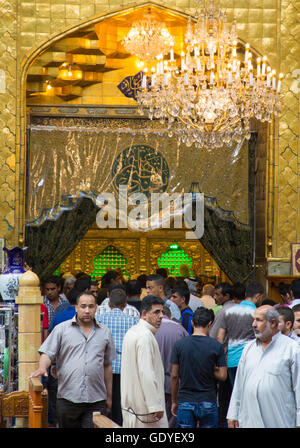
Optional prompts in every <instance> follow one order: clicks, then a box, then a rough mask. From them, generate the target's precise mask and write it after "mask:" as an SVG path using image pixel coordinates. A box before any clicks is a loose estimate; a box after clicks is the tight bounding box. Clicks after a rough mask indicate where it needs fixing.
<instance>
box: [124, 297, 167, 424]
mask: <svg viewBox="0 0 300 448" xmlns="http://www.w3.org/2000/svg"><path fill="white" fill-rule="evenodd" d="M163 305H164V302H163V300H162V299H161V298H160V297H158V296H152V295H148V296H146V297H145V298H144V299H143V301H142V305H141V319H140V321H139V323H138V324H137V325H134V326H133V327H131V328H130V329H129V330H128V331H127V333H126V335H125V337H124V341H123V347H122V359H121V406H122V414H123V427H124V428H168V419H167V416H166V410H165V391H164V376H165V373H164V366H163V363H162V359H161V355H160V351H159V346H158V343H157V341H156V339H155V336H154V334H155V333H156V331H157V330H158V329H159V327H160V325H161V322H162V318H163Z"/></svg>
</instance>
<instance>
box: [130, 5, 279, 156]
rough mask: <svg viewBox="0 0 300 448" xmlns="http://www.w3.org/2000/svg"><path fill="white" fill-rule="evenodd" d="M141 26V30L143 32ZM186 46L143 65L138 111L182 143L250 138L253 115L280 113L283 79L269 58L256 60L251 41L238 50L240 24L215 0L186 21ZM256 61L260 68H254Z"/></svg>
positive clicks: (209, 143) (220, 142)
mask: <svg viewBox="0 0 300 448" xmlns="http://www.w3.org/2000/svg"><path fill="white" fill-rule="evenodd" d="M141 33H142V31H140V34H141ZM184 44H185V49H184V51H183V52H182V53H181V58H180V59H179V60H178V61H176V60H175V58H174V51H173V49H172V48H171V50H170V52H169V56H168V58H167V59H164V58H163V56H162V55H161V54H159V53H157V55H156V63H155V65H154V64H151V67H149V68H150V70H148V68H145V69H144V70H143V78H142V84H141V89H140V91H139V93H138V95H137V102H138V105H139V111H140V113H144V111H147V112H148V115H149V118H150V119H152V118H155V119H159V120H160V121H161V123H162V124H165V126H166V128H167V130H168V135H169V136H170V137H171V136H173V135H175V136H176V137H177V140H178V144H180V143H183V144H185V145H187V146H191V145H192V144H194V145H196V146H197V147H205V148H209V149H213V148H217V147H221V146H223V145H224V144H225V145H228V146H230V145H232V143H233V142H234V141H236V142H238V143H241V142H242V141H243V139H244V138H247V139H249V138H250V136H251V134H250V120H251V119H252V118H255V119H257V120H260V121H262V122H270V121H272V119H273V117H274V116H279V115H280V113H281V95H280V90H281V82H282V78H283V75H282V74H279V76H278V77H277V76H276V72H275V70H271V68H270V67H269V66H268V64H267V57H266V56H264V57H263V58H262V59H261V58H258V59H257V61H256V63H254V61H253V60H252V53H251V51H250V45H249V44H247V45H246V47H245V54H244V57H243V58H242V60H241V59H240V58H239V57H238V53H237V25H236V23H235V21H234V22H233V24H232V26H231V27H230V26H229V24H228V23H227V17H226V14H225V13H224V12H223V11H222V10H220V9H218V8H216V7H215V4H214V1H213V0H208V1H207V2H205V7H204V9H202V10H201V11H199V12H197V17H196V21H195V23H192V22H191V20H189V22H188V26H187V30H186V35H185V43H184ZM255 66H256V67H255Z"/></svg>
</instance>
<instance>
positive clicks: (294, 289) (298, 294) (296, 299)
mask: <svg viewBox="0 0 300 448" xmlns="http://www.w3.org/2000/svg"><path fill="white" fill-rule="evenodd" d="M290 295H291V299H292V300H291V301H290V302H289V303H288V306H289V307H290V308H293V306H295V305H298V304H299V303H300V278H296V279H295V280H293V281H292V283H291V289H290Z"/></svg>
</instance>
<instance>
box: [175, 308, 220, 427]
mask: <svg viewBox="0 0 300 448" xmlns="http://www.w3.org/2000/svg"><path fill="white" fill-rule="evenodd" d="M213 321H214V312H213V311H212V310H209V309H207V308H205V307H200V308H197V310H196V311H195V312H194V315H193V320H192V324H193V327H194V332H193V335H192V336H187V337H185V338H183V339H180V340H179V341H177V342H175V344H174V348H173V352H172V357H171V361H172V372H171V393H172V414H173V415H174V416H177V425H178V427H179V428H195V427H196V426H197V423H198V424H199V427H200V428H216V427H217V426H218V408H217V396H216V388H215V380H216V379H217V380H219V381H224V380H225V379H226V377H227V368H226V359H225V353H224V348H223V346H222V344H220V343H219V342H218V341H216V340H215V339H214V338H211V337H209V328H210V326H211V324H212V323H213Z"/></svg>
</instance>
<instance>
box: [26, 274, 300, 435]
mask: <svg viewBox="0 0 300 448" xmlns="http://www.w3.org/2000/svg"><path fill="white" fill-rule="evenodd" d="M183 272H184V269H181V273H183ZM41 288H42V294H43V296H44V303H43V305H41V313H42V314H41V315H42V323H43V325H42V345H41V347H40V349H39V353H40V355H41V356H40V362H39V367H38V369H37V370H36V371H35V372H33V373H32V374H31V377H39V376H41V377H42V380H43V383H44V387H46V388H47V390H48V425H49V426H53V427H61V428H75V427H83V428H87V427H93V420H92V416H93V412H94V411H98V412H101V413H102V414H105V415H107V416H108V417H109V418H110V419H111V420H113V421H114V422H115V423H117V424H118V425H119V426H122V427H125V428H202V427H204V428H217V427H219V428H227V427H228V428H236V427H244V428H290V427H299V426H300V345H299V344H300V279H299V280H294V281H293V282H292V283H291V285H284V284H281V285H280V286H279V293H280V295H281V298H282V301H281V303H277V302H275V301H273V300H271V299H270V298H266V297H265V291H264V287H263V285H262V284H260V283H257V282H250V283H248V284H246V285H244V284H242V283H236V284H233V285H232V284H229V283H227V282H222V283H218V284H216V285H214V284H212V283H211V284H210V283H209V284H199V281H197V279H196V278H193V277H189V276H188V275H186V276H185V275H183V276H181V277H173V276H169V274H168V271H167V269H163V268H161V269H157V271H156V272H155V273H154V274H152V275H149V276H147V275H144V274H142V275H139V276H134V278H131V279H130V280H125V279H124V278H123V276H122V273H121V271H120V270H108V271H107V272H106V273H105V275H104V276H103V277H102V279H101V281H100V282H95V281H92V279H91V277H90V276H89V275H87V274H85V273H83V272H81V273H78V274H76V275H74V276H73V275H69V274H67V275H64V276H60V277H58V276H52V277H50V278H48V279H46V280H45V281H44V282H43V284H42V285H41Z"/></svg>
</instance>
